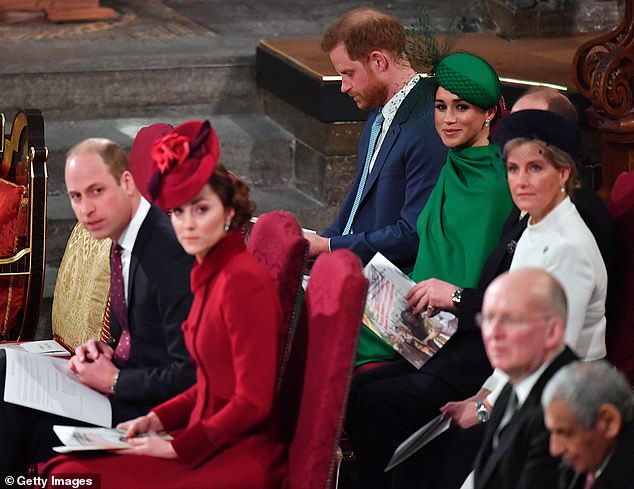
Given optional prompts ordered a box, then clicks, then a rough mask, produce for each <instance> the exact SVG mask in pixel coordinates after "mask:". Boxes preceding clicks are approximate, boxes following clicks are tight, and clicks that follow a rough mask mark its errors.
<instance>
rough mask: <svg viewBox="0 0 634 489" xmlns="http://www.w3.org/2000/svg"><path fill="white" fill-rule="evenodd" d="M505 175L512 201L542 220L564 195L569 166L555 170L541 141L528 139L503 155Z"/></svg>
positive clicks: (534, 219)
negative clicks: (563, 188) (545, 153)
mask: <svg viewBox="0 0 634 489" xmlns="http://www.w3.org/2000/svg"><path fill="white" fill-rule="evenodd" d="M506 168H507V178H508V182H509V188H510V189H511V195H512V196H513V202H515V205H516V206H517V207H518V208H519V209H520V210H523V211H526V212H528V213H529V214H530V215H531V221H532V222H533V223H537V222H539V221H541V220H542V219H543V218H544V217H545V216H546V215H547V214H548V213H549V212H550V211H551V210H553V209H554V208H555V207H556V206H557V204H559V203H560V202H561V201H562V200H563V199H564V198H565V197H566V193H565V192H562V191H561V189H562V187H564V186H565V185H566V182H567V181H568V178H569V177H570V168H561V169H559V170H558V169H556V168H555V167H554V166H553V165H552V163H551V162H550V161H549V160H548V159H547V158H546V156H544V154H543V150H542V148H541V145H540V143H537V142H535V141H528V142H525V143H522V144H520V145H518V146H515V147H514V148H513V149H511V150H510V151H509V152H508V154H507V157H506Z"/></svg>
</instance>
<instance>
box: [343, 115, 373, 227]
mask: <svg viewBox="0 0 634 489" xmlns="http://www.w3.org/2000/svg"><path fill="white" fill-rule="evenodd" d="M382 126H383V114H382V113H381V111H380V110H379V113H378V114H377V115H376V119H374V122H373V123H372V129H370V140H369V141H368V152H367V154H366V156H365V164H364V165H363V172H362V173H361V180H360V181H359V188H358V189H357V195H356V196H355V198H354V202H353V204H352V209H350V216H349V217H348V222H347V223H346V227H345V228H344V229H343V236H345V235H346V234H350V229H351V228H352V221H354V216H355V214H356V213H357V209H358V208H359V202H361V196H362V195H363V189H364V187H365V183H366V182H367V180H368V173H370V162H371V161H372V155H373V154H374V146H375V145H376V140H377V138H378V137H379V134H380V132H381V127H382Z"/></svg>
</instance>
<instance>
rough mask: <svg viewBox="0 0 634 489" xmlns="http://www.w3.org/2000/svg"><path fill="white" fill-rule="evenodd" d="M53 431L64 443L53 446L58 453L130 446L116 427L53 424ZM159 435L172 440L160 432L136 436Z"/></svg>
mask: <svg viewBox="0 0 634 489" xmlns="http://www.w3.org/2000/svg"><path fill="white" fill-rule="evenodd" d="M53 431H54V432H55V434H56V435H57V437H58V438H59V439H60V440H61V442H62V443H63V444H64V445H63V446H59V447H53V450H55V451H56V452H58V453H68V452H80V451H90V450H121V449H123V448H130V447H131V446H132V445H130V444H129V443H128V442H127V441H126V440H125V438H123V435H125V432H126V430H120V429H118V428H84V427H81V426H64V425H54V426H53ZM147 436H160V437H161V438H162V439H164V440H173V438H172V436H171V435H168V434H167V433H165V432H161V433H154V432H149V433H141V434H139V435H137V437H147Z"/></svg>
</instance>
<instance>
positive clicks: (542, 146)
mask: <svg viewBox="0 0 634 489" xmlns="http://www.w3.org/2000/svg"><path fill="white" fill-rule="evenodd" d="M525 143H536V144H537V146H538V147H539V150H540V153H541V154H542V155H543V156H544V157H545V158H546V160H548V162H549V163H550V164H551V165H552V166H553V167H554V168H555V169H556V170H561V169H562V168H569V169H570V175H569V176H568V180H566V183H565V185H564V190H565V191H566V195H572V193H573V191H574V189H576V188H579V187H581V183H580V182H579V177H578V175H577V165H576V164H575V160H573V159H572V156H570V155H569V154H568V153H566V152H565V151H564V150H562V149H559V148H558V147H557V146H553V145H551V144H548V143H546V142H544V141H542V140H541V139H535V138H523V137H522V138H514V139H511V140H509V141H508V142H507V143H506V144H505V145H504V154H503V158H504V161H506V159H507V157H508V154H509V153H510V152H511V151H512V150H513V149H515V148H517V147H518V146H521V145H522V144H525Z"/></svg>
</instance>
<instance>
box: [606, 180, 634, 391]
mask: <svg viewBox="0 0 634 489" xmlns="http://www.w3.org/2000/svg"><path fill="white" fill-rule="evenodd" d="M606 205H607V207H608V210H609V211H610V215H611V216H612V219H613V220H614V241H615V250H616V254H615V256H616V257H617V260H618V266H616V267H614V272H613V274H612V276H610V280H611V283H610V302H609V305H610V307H609V309H610V310H608V328H607V332H606V340H607V350H608V359H609V360H610V361H611V362H612V363H613V364H614V365H615V366H616V367H617V368H618V369H619V370H621V371H622V372H623V373H624V374H625V375H626V376H627V378H628V379H629V381H630V382H634V172H628V173H621V174H620V175H619V176H618V178H617V179H616V181H615V182H614V186H613V187H612V191H611V193H610V197H609V199H608V201H607V202H606Z"/></svg>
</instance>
